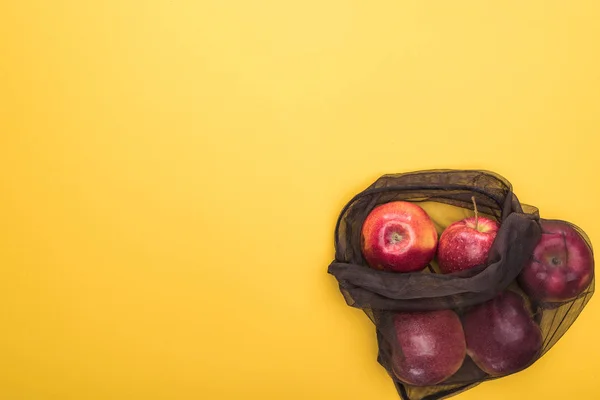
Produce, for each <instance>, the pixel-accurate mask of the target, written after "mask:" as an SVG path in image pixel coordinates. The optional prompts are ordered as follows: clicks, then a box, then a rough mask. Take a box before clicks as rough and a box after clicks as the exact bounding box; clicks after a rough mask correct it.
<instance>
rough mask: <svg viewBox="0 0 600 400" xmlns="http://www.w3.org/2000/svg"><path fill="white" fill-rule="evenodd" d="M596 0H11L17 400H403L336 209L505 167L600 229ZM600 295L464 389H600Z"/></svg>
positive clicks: (12, 353) (546, 206) (3, 57)
mask: <svg viewBox="0 0 600 400" xmlns="http://www.w3.org/2000/svg"><path fill="white" fill-rule="evenodd" d="M599 4H600V3H598V2H597V1H595V0H589V1H541V0H530V1H503V2H488V1H405V0H389V1H387V0H386V1H383V0H381V1H350V0H323V1H317V0H306V1H282V0H272V1H267V0H252V1H250V0H248V1H243V0H237V1H225V0H197V1H192V0H170V1H169V0H146V1H141V0H140V1H127V0H106V1H84V0H71V1H66V0H52V1H50V0H47V1H33V0H18V1H17V0H12V1H9V0H4V1H0V268H1V272H2V276H1V278H0V282H1V283H0V318H1V319H0V398H1V399H2V400H4V399H9V400H13V399H18V400H21V399H27V400H29V399H32V400H38V399H39V400H46V399H61V400H63V399H84V400H86V399H148V400H151V399H176V400H184V399H290V400H293V399H327V400H335V399H339V400H351V399H378V400H384V399H389V400H393V399H398V397H397V394H396V393H395V390H394V388H393V385H392V383H391V381H390V380H389V378H388V377H387V376H386V374H385V372H384V370H383V369H382V368H381V367H380V366H379V365H378V364H377V363H376V360H375V357H376V346H375V337H374V330H373V327H372V325H371V324H370V322H369V321H368V320H367V318H366V317H365V316H364V315H363V314H362V313H361V312H360V311H358V310H355V309H351V308H349V307H347V306H346V305H345V303H344V302H343V298H342V297H341V295H340V294H339V292H338V291H337V286H336V283H335V280H334V278H333V277H332V276H330V275H328V274H327V273H326V268H327V265H328V263H329V262H330V261H331V259H332V257H333V228H334V223H335V220H336V218H337V214H338V212H339V211H340V209H341V208H342V206H343V205H344V204H345V202H346V201H347V200H349V198H350V197H351V196H352V195H353V194H354V193H356V192H357V191H359V190H361V189H362V188H364V187H365V186H367V185H368V184H370V183H371V182H372V181H373V180H374V179H376V178H377V177H378V176H379V175H380V174H383V173H388V172H403V171H410V170H417V169H423V168H437V167H443V168H445V167H447V168H485V169H489V170H493V171H496V172H498V173H500V174H502V175H504V176H505V177H507V178H508V179H509V180H510V181H511V182H512V183H513V185H514V187H515V191H516V193H517V194H518V195H519V196H520V198H521V200H522V201H524V202H527V203H532V204H535V205H537V206H539V207H540V209H541V212H542V215H543V216H545V217H550V218H553V217H557V218H562V219H566V220H569V221H571V222H574V223H576V224H578V225H579V226H581V227H582V228H583V229H584V230H585V231H586V232H587V233H588V234H589V236H590V237H591V239H592V241H593V242H594V243H595V244H596V246H597V247H598V246H600V217H599V216H598V213H597V205H598V201H599V199H600V183H599V181H598V171H599V170H600V157H599V156H598V144H599V142H598V139H597V137H598V132H599V129H600V72H599V71H600V55H599V53H598V40H599V39H600V24H598V20H600V5H599ZM599 307H600V303H598V299H596V298H593V299H592V301H591V303H590V304H589V306H588V308H587V309H586V310H585V311H584V313H583V314H582V316H581V318H580V319H579V320H578V321H577V322H576V323H575V325H574V326H573V327H572V329H571V330H570V331H569V332H568V333H567V334H566V336H565V337H564V338H563V339H562V340H561V341H560V342H559V344H558V345H557V346H556V347H555V348H554V349H553V350H551V351H550V353H548V355H547V356H545V357H544V358H543V359H542V360H540V361H539V362H538V363H536V364H535V365H534V366H533V367H532V368H530V369H529V370H527V371H525V372H522V373H520V374H517V375H515V376H512V377H509V378H505V379H501V380H498V381H495V382H491V383H486V384H484V385H480V386H479V387H478V388H476V389H474V390H471V391H469V392H467V393H465V394H462V395H460V396H458V397H457V398H460V399H461V400H480V399H486V400H500V399H506V398H511V399H514V400H518V399H523V400H525V399H527V400H531V399H571V398H573V399H574V398H577V399H598V398H600V389H599V388H598V382H597V379H596V374H597V371H598V370H599V369H600V345H599V341H598V340H599V339H598V338H599V337H600V336H599V335H600V334H599V332H600V308H599Z"/></svg>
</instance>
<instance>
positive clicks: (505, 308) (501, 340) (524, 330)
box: [463, 291, 542, 376]
mask: <svg viewBox="0 0 600 400" xmlns="http://www.w3.org/2000/svg"><path fill="white" fill-rule="evenodd" d="M463 329H464V331H465V338H466V341H467V354H468V355H469V356H470V357H471V359H472V360H473V361H474V362H475V364H477V366H478V367H479V368H481V369H482V370H483V371H484V372H486V373H488V374H489V375H491V376H501V375H507V374H510V373H514V372H517V371H519V370H521V369H523V368H525V367H527V366H528V365H529V364H530V363H531V362H532V361H533V360H534V359H535V358H536V357H537V356H538V354H539V353H540V349H541V347H542V333H541V331H540V327H539V326H538V325H537V324H536V323H535V321H534V320H533V319H532V317H531V313H530V312H529V310H528V309H527V307H526V304H525V300H524V299H523V297H522V296H520V295H519V294H517V293H515V292H512V291H505V292H503V293H502V294H500V295H499V296H497V297H495V298H494V299H492V300H490V301H487V302H485V303H482V304H480V305H477V306H475V307H474V308H472V309H471V310H469V311H468V312H467V313H465V315H464V316H463Z"/></svg>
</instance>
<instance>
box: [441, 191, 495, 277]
mask: <svg viewBox="0 0 600 400" xmlns="http://www.w3.org/2000/svg"><path fill="white" fill-rule="evenodd" d="M471 200H472V201H473V208H474V210H475V216H474V217H469V218H465V219H463V220H461V221H457V222H454V223H453V224H451V225H450V226H448V227H447V228H446V229H445V230H444V232H442V235H441V236H440V240H439V245H438V253H437V261H438V265H439V267H440V271H441V272H442V273H444V274H447V273H452V272H457V271H463V270H466V269H469V268H473V267H476V266H478V265H482V264H484V263H485V262H486V260H487V257H488V253H489V251H490V248H491V247H492V244H493V243H494V240H495V239H496V234H497V233H498V229H499V228H500V224H498V222H496V221H495V220H493V219H490V218H486V217H481V216H479V213H478V211H477V203H476V202H475V197H472V198H471Z"/></svg>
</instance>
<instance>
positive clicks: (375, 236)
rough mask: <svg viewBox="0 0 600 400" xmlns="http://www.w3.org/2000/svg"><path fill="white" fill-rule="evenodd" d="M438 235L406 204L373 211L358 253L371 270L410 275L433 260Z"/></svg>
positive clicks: (423, 216)
mask: <svg viewBox="0 0 600 400" xmlns="http://www.w3.org/2000/svg"><path fill="white" fill-rule="evenodd" d="M437 240H438V235H437V231H436V230H435V226H434V224H433V222H432V221H431V218H429V215H427V213H426V212H425V210H423V209H422V208H421V207H420V206H418V205H417V204H415V203H411V202H408V201H393V202H390V203H385V204H382V205H379V206H377V207H375V208H374V209H373V210H372V211H371V212H370V213H369V215H368V216H367V218H366V219H365V222H364V223H363V226H362V232H361V245H362V253H363V256H364V257H365V259H366V261H367V263H368V264H369V266H371V267H372V268H375V269H381V270H388V271H396V272H412V271H419V270H422V269H423V268H425V267H426V266H427V264H428V263H429V262H430V261H431V260H432V259H433V256H434V255H435V249H436V246H437Z"/></svg>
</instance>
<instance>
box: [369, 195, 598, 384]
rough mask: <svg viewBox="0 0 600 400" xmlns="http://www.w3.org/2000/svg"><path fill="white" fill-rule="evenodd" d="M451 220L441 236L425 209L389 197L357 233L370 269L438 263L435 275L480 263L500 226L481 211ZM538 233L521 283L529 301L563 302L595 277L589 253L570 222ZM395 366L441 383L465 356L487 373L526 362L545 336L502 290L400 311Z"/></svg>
mask: <svg viewBox="0 0 600 400" xmlns="http://www.w3.org/2000/svg"><path fill="white" fill-rule="evenodd" d="M473 203H474V208H475V216H474V217H469V218H465V219H463V220H461V221H456V222H454V223H452V224H451V225H449V226H448V227H447V228H446V229H445V230H444V231H443V232H442V234H441V235H440V236H439V238H438V233H437V231H436V228H435V225H434V223H433V221H432V220H431V218H430V217H429V215H428V214H427V213H426V212H425V210H424V209H423V208H421V207H420V206H419V205H417V204H416V203H413V202H407V201H393V202H389V203H385V204H382V205H379V206H377V207H375V208H374V209H373V210H372V211H371V212H370V213H369V215H368V216H367V218H366V219H365V221H364V223H363V226H362V231H361V247H362V254H363V256H364V258H365V260H366V261H367V263H368V264H369V266H370V267H371V268H374V269H378V270H384V271H393V272H397V273H408V272H417V271H421V270H423V269H425V268H426V267H427V266H428V265H430V263H431V262H432V261H433V260H434V258H435V259H436V260H437V264H438V266H439V272H440V273H442V274H450V273H456V272H458V271H465V270H468V269H470V268H474V267H477V266H481V265H485V264H486V262H487V258H488V253H489V251H490V249H491V247H492V245H493V243H494V240H495V238H496V234H497V232H498V229H499V228H500V224H499V223H498V222H497V221H495V220H493V219H490V218H487V217H482V216H479V215H478V213H477V205H476V204H475V199H474V198H473ZM540 225H541V228H542V238H541V239H540V241H539V242H538V244H537V246H536V248H535V250H534V253H533V255H532V257H531V259H530V262H529V263H528V264H527V265H526V266H524V268H523V270H522V272H521V274H520V276H519V278H518V280H517V281H518V284H519V286H520V288H521V289H522V291H523V292H524V293H526V294H527V296H528V298H529V299H530V300H534V301H537V302H550V303H553V302H563V301H568V300H571V299H574V298H575V297H577V296H578V295H580V294H581V293H582V292H583V291H584V290H585V289H586V288H587V287H588V286H589V284H590V283H591V281H592V278H593V269H594V267H593V255H592V250H591V248H590V247H589V246H588V244H587V243H586V241H585V239H583V237H582V236H581V235H580V234H579V233H578V232H577V231H576V230H575V229H574V228H573V227H572V226H571V225H570V224H568V223H566V222H563V221H550V220H540ZM393 327H394V337H395V339H396V343H394V344H393V346H392V348H393V349H394V350H393V355H392V369H393V372H394V374H395V375H396V376H397V378H398V379H399V380H401V381H403V382H405V383H407V384H410V385H415V386H428V385H435V384H439V383H441V382H443V381H445V380H447V379H448V378H450V377H451V376H452V375H454V374H455V373H456V372H457V371H458V370H459V369H460V367H461V366H462V365H463V362H464V361H465V357H466V355H468V356H469V357H470V358H471V359H472V360H473V362H474V363H475V364H476V365H477V366H478V367H479V368H480V369H481V370H482V371H484V372H485V373H487V374H489V375H490V376H493V377H496V376H503V375H508V374H510V373H514V372H517V371H519V370H521V369H523V368H525V367H527V366H528V365H529V364H530V363H531V362H532V361H534V360H535V358H536V357H537V356H538V355H539V354H540V351H541V349H542V342H543V340H542V333H541V330H540V327H539V326H538V324H537V323H536V322H535V321H534V319H533V318H532V315H531V311H530V309H529V302H528V301H527V299H526V298H525V297H524V296H523V295H521V294H520V293H518V292H517V291H513V290H508V289H507V290H506V291H504V292H503V293H501V294H500V295H498V296H497V297H495V298H493V299H492V300H490V301H488V302H485V303H482V304H479V305H476V306H474V307H471V308H469V309H467V310H462V311H461V315H460V316H459V315H458V314H457V313H456V312H455V311H452V310H437V311H426V312H397V313H395V314H394V316H393Z"/></svg>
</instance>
